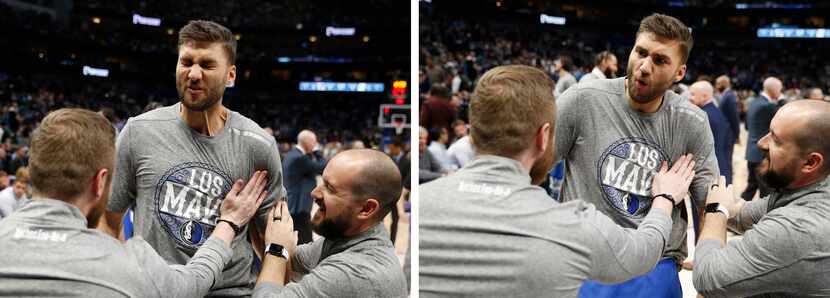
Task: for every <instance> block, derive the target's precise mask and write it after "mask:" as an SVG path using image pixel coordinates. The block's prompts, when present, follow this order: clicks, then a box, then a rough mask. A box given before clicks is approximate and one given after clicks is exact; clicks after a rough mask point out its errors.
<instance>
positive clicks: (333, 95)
mask: <svg viewBox="0 0 830 298" xmlns="http://www.w3.org/2000/svg"><path fill="white" fill-rule="evenodd" d="M392 2H393V1H359V2H357V3H347V2H345V1H332V2H328V1H326V2H308V1H279V2H271V1H256V0H253V1H252V0H245V1H227V2H225V1H220V2H201V1H126V2H120V1H97V0H90V1H85V0H81V1H65V0H24V1H17V0H8V1H6V0H3V1H0V27H2V28H0V32H2V35H3V37H2V38H0V105H1V106H2V112H3V116H2V127H3V135H2V140H3V143H4V149H5V150H7V151H10V150H15V148H17V147H18V146H25V145H26V142H27V139H28V136H29V133H30V132H31V131H32V130H33V128H35V127H36V126H37V123H38V121H39V119H41V118H43V116H44V115H45V114H46V113H47V112H48V111H50V110H53V109H57V108H61V107H83V108H87V109H91V110H96V111H104V112H105V114H106V115H108V117H110V119H111V120H113V122H114V123H116V125H117V126H118V125H123V122H124V121H126V120H127V119H128V118H129V117H131V116H136V115H138V114H140V113H141V112H142V111H143V110H144V109H145V108H146V107H147V106H148V105H151V106H152V105H170V104H173V103H175V102H178V99H177V93H176V89H175V77H174V73H175V66H176V59H177V58H176V57H177V48H176V40H177V37H178V30H179V29H180V28H181V27H182V26H184V25H185V24H186V23H187V21H189V20H194V19H205V20H211V21H216V22H218V23H220V24H223V25H225V26H226V27H228V28H229V29H231V31H233V33H234V34H235V35H236V36H235V37H236V39H237V42H238V50H237V62H236V66H237V79H236V82H235V86H233V87H230V88H227V89H226V92H225V96H224V98H223V103H224V105H225V106H227V107H228V108H230V109H231V110H234V111H237V112H240V113H241V114H243V115H245V116H247V117H249V118H251V119H253V120H254V121H256V122H257V123H258V124H260V125H261V126H262V127H267V128H271V129H272V130H273V132H274V135H275V137H276V138H277V140H278V141H279V142H280V145H281V146H280V147H281V150H282V151H284V150H287V149H288V148H290V146H289V145H288V144H291V143H294V142H296V136H297V133H298V132H299V131H300V130H302V129H311V130H312V131H314V132H315V133H316V134H317V137H318V139H319V140H320V143H321V146H325V148H326V149H329V150H328V151H327V152H328V153H329V154H330V153H332V152H335V151H336V150H339V149H340V148H341V147H342V148H347V147H349V146H353V144H354V142H355V141H360V142H362V143H363V145H364V146H366V147H375V148H379V149H383V146H384V143H389V142H391V141H392V139H393V137H394V136H395V135H397V134H396V131H395V129H394V128H393V126H394V123H392V120H393V119H392V115H393V114H404V113H405V115H408V103H409V96H408V94H409V86H408V84H407V83H408V82H409V71H408V69H409V68H410V67H409V63H410V58H409V54H408V49H409V47H410V43H409V42H410V38H409V36H408V35H409V34H408V32H409V21H410V17H409V15H410V12H409V8H408V6H406V5H393V3H392ZM396 82H397V83H396ZM381 105H384V106H383V107H382V106H381ZM386 105H392V106H386ZM384 111H385V112H386V113H387V114H386V115H383V114H379V113H382V112H384ZM400 118H402V117H396V118H395V121H398V122H399V121H405V122H406V123H405V125H407V124H408V122H409V121H410V119H400ZM404 118H405V117H404ZM384 121H385V122H384ZM407 131H408V130H403V131H400V133H398V134H399V135H402V136H408V134H407ZM384 136H385V137H384ZM402 139H403V140H404V141H405V142H408V140H409V138H407V137H402ZM358 146H359V145H358ZM8 153H9V154H11V152H8ZM0 157H2V156H0ZM11 170H13V169H11ZM11 172H13V171H11Z"/></svg>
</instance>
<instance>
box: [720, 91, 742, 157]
mask: <svg viewBox="0 0 830 298" xmlns="http://www.w3.org/2000/svg"><path fill="white" fill-rule="evenodd" d="M715 89H717V90H718V92H719V93H720V105H718V107H719V108H720V111H721V113H723V116H724V117H725V118H726V121H728V122H729V128H730V129H731V130H732V135H733V136H735V142H736V143H737V142H738V141H739V139H738V136H740V135H741V118H740V113H739V112H738V96H737V95H736V94H735V91H734V90H732V82H730V81H729V77H728V76H726V75H722V76H719V77H718V78H717V79H715Z"/></svg>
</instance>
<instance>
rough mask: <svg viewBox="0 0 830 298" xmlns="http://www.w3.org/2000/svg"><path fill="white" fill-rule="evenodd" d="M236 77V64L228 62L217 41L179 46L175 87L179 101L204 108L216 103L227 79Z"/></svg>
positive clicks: (198, 108)
mask: <svg viewBox="0 0 830 298" xmlns="http://www.w3.org/2000/svg"><path fill="white" fill-rule="evenodd" d="M235 78H236V66H234V65H229V61H228V57H227V54H226V53H225V51H224V49H223V48H222V45H221V44H220V43H211V44H203V43H192V42H191V43H185V44H183V45H182V46H181V47H179V61H178V63H177V64H176V90H177V91H178V92H179V98H180V100H181V101H182V104H183V105H184V106H185V107H186V108H188V109H190V110H193V111H204V110H206V109H208V108H210V107H212V106H213V105H215V104H217V103H218V102H219V100H220V99H222V95H223V94H224V93H225V86H226V84H227V82H228V81H229V80H230V81H233V80H234V79H235Z"/></svg>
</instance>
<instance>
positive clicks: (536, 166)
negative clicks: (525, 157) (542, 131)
mask: <svg viewBox="0 0 830 298" xmlns="http://www.w3.org/2000/svg"><path fill="white" fill-rule="evenodd" d="M551 140H553V136H551ZM555 158H556V156H554V152H553V142H551V143H550V144H548V148H547V149H545V153H543V154H542V157H540V158H539V160H537V161H536V162H535V163H533V167H531V168H530V183H533V185H539V184H542V182H545V178H547V176H548V173H550V171H551V170H553V166H554V165H555V164H556V160H555Z"/></svg>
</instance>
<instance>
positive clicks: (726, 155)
mask: <svg viewBox="0 0 830 298" xmlns="http://www.w3.org/2000/svg"><path fill="white" fill-rule="evenodd" d="M689 93H690V94H691V97H690V98H689V99H690V100H691V102H692V104H694V105H696V106H698V107H700V108H701V109H702V110H703V111H704V112H706V116H707V117H708V118H709V127H711V128H712V137H713V139H714V140H715V157H716V158H717V159H718V169H720V175H721V176H724V177H726V183H729V184H732V150H733V149H734V148H735V135H734V134H733V133H732V130H731V128H730V127H729V125H730V123H729V121H728V120H726V117H724V116H723V113H721V110H719V109H718V107H716V106H715V102H714V100H713V97H714V95H713V93H714V88H712V84H710V83H709V82H707V81H698V82H695V83H694V84H692V86H690V87H689ZM736 116H737V115H736Z"/></svg>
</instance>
